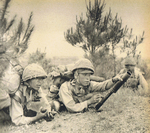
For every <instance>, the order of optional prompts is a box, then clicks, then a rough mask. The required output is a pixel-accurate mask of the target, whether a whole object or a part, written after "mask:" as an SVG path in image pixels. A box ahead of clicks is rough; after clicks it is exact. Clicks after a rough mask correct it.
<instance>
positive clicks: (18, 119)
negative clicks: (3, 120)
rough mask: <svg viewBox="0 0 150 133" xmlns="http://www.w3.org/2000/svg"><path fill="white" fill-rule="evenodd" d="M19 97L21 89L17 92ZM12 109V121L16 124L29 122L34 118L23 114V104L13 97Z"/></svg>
mask: <svg viewBox="0 0 150 133" xmlns="http://www.w3.org/2000/svg"><path fill="white" fill-rule="evenodd" d="M16 95H17V96H18V97H21V93H20V92H19V91H17V92H16ZM9 109H10V117H11V119H12V122H13V123H14V124H16V125H23V124H29V122H30V121H31V119H32V118H30V117H25V116H24V115H23V107H22V105H21V104H20V103H19V102H18V101H17V100H15V99H13V98H11V106H10V107H9Z"/></svg>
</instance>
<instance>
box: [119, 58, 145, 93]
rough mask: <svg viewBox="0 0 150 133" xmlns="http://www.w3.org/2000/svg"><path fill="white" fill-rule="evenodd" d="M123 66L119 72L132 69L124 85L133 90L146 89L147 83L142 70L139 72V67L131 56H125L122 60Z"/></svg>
mask: <svg viewBox="0 0 150 133" xmlns="http://www.w3.org/2000/svg"><path fill="white" fill-rule="evenodd" d="M124 66H125V68H123V69H122V70H121V71H120V72H119V74H123V73H125V72H126V71H132V75H131V76H130V78H129V79H128V81H127V82H126V83H125V86H126V87H128V88H131V89H132V90H133V91H135V90H138V89H141V90H143V91H144V92H147V91H148V83H147V81H146V80H145V78H144V76H143V75H142V72H140V69H138V68H137V67H136V63H135V60H134V58H133V57H127V58H125V61H124Z"/></svg>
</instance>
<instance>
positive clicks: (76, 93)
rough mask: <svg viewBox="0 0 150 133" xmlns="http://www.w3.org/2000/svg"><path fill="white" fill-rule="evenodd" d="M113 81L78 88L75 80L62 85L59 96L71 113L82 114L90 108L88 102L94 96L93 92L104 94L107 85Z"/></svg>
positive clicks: (93, 83)
mask: <svg viewBox="0 0 150 133" xmlns="http://www.w3.org/2000/svg"><path fill="white" fill-rule="evenodd" d="M109 82H111V83H112V80H106V81H104V82H94V81H91V82H90V85H89V86H88V87H86V88H83V87H80V86H78V87H77V86H76V82H75V80H72V81H68V82H65V83H63V84H62V85H61V87H60V91H59V96H60V99H61V101H62V102H63V104H64V105H65V106H66V108H67V110H68V111H69V112H82V111H84V110H86V109H87V108H88V105H87V100H88V99H90V98H91V97H92V96H93V94H92V93H93V92H103V91H105V90H106V88H107V84H108V83H109Z"/></svg>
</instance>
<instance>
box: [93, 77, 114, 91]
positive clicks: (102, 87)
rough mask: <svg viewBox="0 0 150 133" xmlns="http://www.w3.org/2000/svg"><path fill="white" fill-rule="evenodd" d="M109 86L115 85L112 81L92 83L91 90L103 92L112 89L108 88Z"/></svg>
mask: <svg viewBox="0 0 150 133" xmlns="http://www.w3.org/2000/svg"><path fill="white" fill-rule="evenodd" d="M108 84H111V86H112V85H113V84H114V83H113V82H112V79H109V80H106V81H103V82H95V81H91V89H92V91H93V92H103V91H106V90H108V89H110V86H108Z"/></svg>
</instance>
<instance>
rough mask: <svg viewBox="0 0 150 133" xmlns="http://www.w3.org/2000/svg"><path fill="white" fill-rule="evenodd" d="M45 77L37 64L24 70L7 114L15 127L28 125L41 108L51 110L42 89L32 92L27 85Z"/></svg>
mask: <svg viewBox="0 0 150 133" xmlns="http://www.w3.org/2000/svg"><path fill="white" fill-rule="evenodd" d="M46 77H47V74H46V72H45V71H44V70H43V68H42V67H41V66H39V65H37V64H34V63H33V64H30V65H28V66H27V67H26V68H25V69H24V71H23V75H22V80H23V84H20V86H19V89H18V90H17V92H16V93H15V94H13V95H12V96H11V105H10V107H9V112H10V117H11V120H12V122H13V123H15V124H16V125H22V124H29V122H31V120H32V117H34V116H36V113H37V112H39V111H40V109H41V108H44V109H48V110H51V106H50V104H49V103H48V101H47V99H46V96H45V94H44V93H43V92H42V89H41V88H39V89H38V90H34V88H31V87H30V86H29V84H28V83H27V82H28V81H29V80H31V79H35V78H46Z"/></svg>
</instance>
